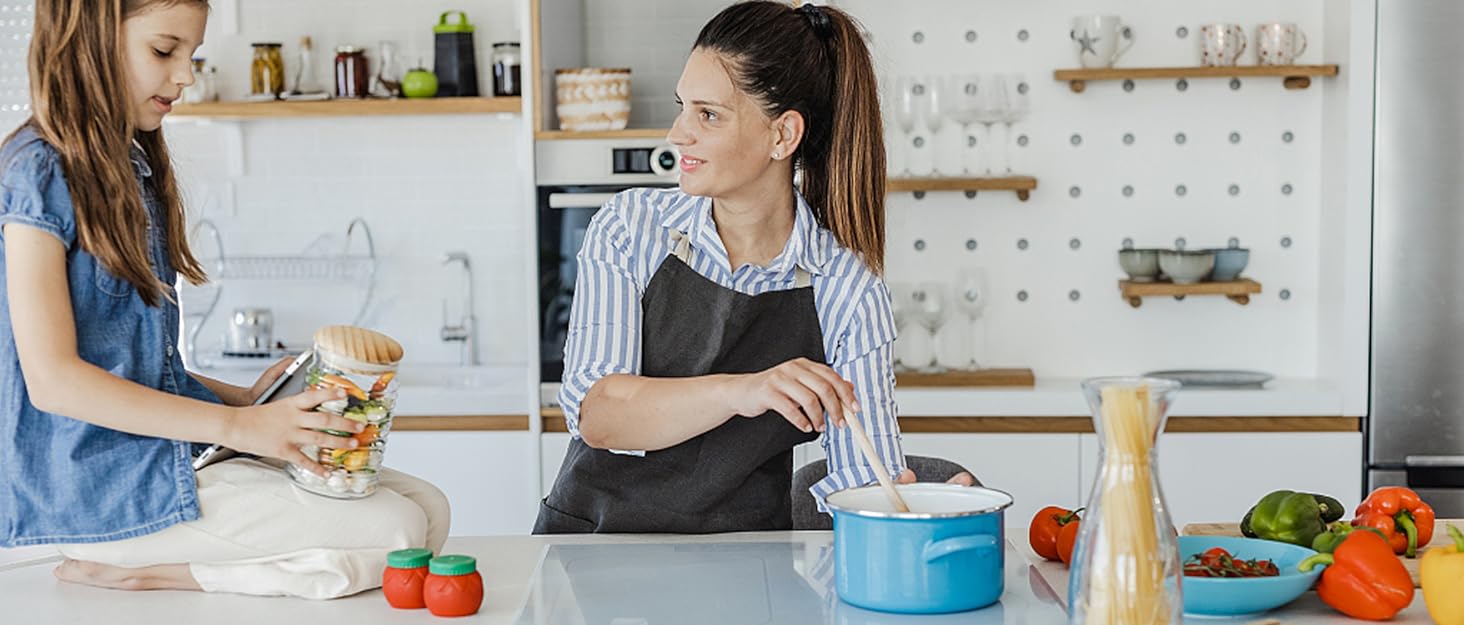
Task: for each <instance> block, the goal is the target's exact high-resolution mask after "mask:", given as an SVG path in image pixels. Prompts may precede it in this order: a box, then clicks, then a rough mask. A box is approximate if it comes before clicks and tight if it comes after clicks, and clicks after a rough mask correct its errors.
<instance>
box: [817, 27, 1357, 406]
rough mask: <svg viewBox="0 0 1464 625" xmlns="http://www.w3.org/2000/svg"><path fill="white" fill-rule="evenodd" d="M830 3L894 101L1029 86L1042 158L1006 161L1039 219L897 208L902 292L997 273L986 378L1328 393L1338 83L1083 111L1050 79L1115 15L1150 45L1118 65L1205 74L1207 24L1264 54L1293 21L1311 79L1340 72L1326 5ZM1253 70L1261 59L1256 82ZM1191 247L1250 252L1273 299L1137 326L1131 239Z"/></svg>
mask: <svg viewBox="0 0 1464 625" xmlns="http://www.w3.org/2000/svg"><path fill="white" fill-rule="evenodd" d="M836 4H837V5H838V6H840V7H841V8H844V9H846V10H849V11H850V12H851V13H853V14H854V15H855V16H856V17H857V18H859V19H860V20H861V22H862V23H863V24H864V26H865V27H866V29H867V30H868V31H869V35H870V40H871V45H872V48H873V50H874V54H875V56H876V62H877V64H878V71H879V72H880V78H881V82H882V84H884V85H886V86H888V85H891V84H893V80H894V79H895V78H896V77H898V76H901V75H912V76H916V77H924V76H931V75H949V74H953V73H957V72H1004V73H1007V72H1017V73H1022V74H1024V75H1025V80H1026V82H1027V83H1028V84H1029V86H1030V113H1029V116H1028V118H1027V120H1026V121H1024V122H1021V123H1018V124H1017V125H1016V127H1015V131H1014V132H1015V134H1019V135H1025V136H1026V137H1027V138H1028V142H1027V145H1026V146H1025V147H1015V146H1013V147H1011V148H1010V149H1011V150H1012V158H1013V163H1014V166H1015V168H1016V169H1017V170H1018V172H1017V173H1020V174H1028V175H1033V176H1035V177H1036V178H1037V179H1038V181H1039V188H1038V189H1037V191H1035V192H1034V193H1033V194H1032V197H1031V200H1030V201H1028V202H1019V201H1018V200H1017V198H1016V197H1015V195H1014V194H1012V193H1009V192H982V193H980V194H978V195H977V197H975V198H968V197H966V196H965V195H963V194H961V193H931V194H926V195H925V196H924V197H923V198H921V199H917V198H916V197H915V194H911V193H900V194H894V195H892V196H891V201H890V203H889V205H888V214H889V218H888V221H889V232H888V235H889V238H888V240H889V245H888V253H887V254H888V267H889V270H888V275H887V279H888V280H889V281H890V282H911V281H915V280H923V279H944V280H954V278H955V275H956V272H957V270H958V268H960V267H963V266H979V267H984V268H986V270H987V274H988V280H989V283H990V291H991V293H992V295H991V297H990V298H989V299H988V306H987V308H986V311H985V314H984V318H983V319H982V320H981V322H980V324H981V327H982V328H983V330H982V336H983V340H984V343H985V344H984V346H983V348H982V351H981V354H980V360H981V362H982V363H983V364H987V365H1007V366H1030V367H1032V368H1033V369H1035V370H1036V372H1037V373H1038V375H1039V376H1086V375H1095V374H1108V373H1134V372H1142V371H1146V370H1152V369H1162V368H1254V369H1261V370H1265V371H1269V372H1272V373H1275V374H1277V375H1280V376H1285V377H1298V378H1315V377H1318V375H1319V371H1320V370H1321V367H1320V365H1319V363H1318V360H1319V356H1318V354H1319V343H1321V342H1323V341H1328V340H1333V339H1334V338H1335V337H1323V336H1319V330H1318V327H1319V316H1322V315H1337V314H1341V313H1339V312H1337V311H1335V310H1332V309H1330V308H1323V307H1321V306H1319V291H1320V290H1321V289H1322V287H1323V286H1324V285H1323V284H1322V283H1321V282H1320V280H1321V278H1320V277H1319V276H1321V275H1323V274H1322V272H1321V264H1322V263H1324V262H1332V261H1334V260H1335V258H1333V257H1331V256H1328V257H1324V256H1323V254H1324V250H1325V249H1328V246H1325V245H1323V244H1322V242H1320V241H1318V238H1319V237H1320V236H1321V233H1322V226H1321V221H1322V220H1323V219H1326V218H1329V217H1332V216H1335V215H1334V213H1333V211H1330V210H1329V211H1324V210H1323V207H1322V201H1323V193H1322V190H1323V185H1324V184H1325V183H1326V181H1327V180H1328V178H1329V176H1333V177H1335V176H1343V175H1345V173H1344V172H1324V171H1323V170H1322V164H1323V156H1324V152H1325V150H1328V149H1336V147H1337V145H1336V141H1335V139H1334V140H1333V141H1332V142H1331V143H1330V144H1329V143H1328V142H1327V138H1326V137H1327V134H1328V133H1335V132H1336V130H1337V129H1336V128H1335V127H1331V126H1328V124H1327V123H1324V115H1323V110H1324V105H1325V103H1326V102H1327V101H1328V98H1339V97H1342V94H1340V93H1337V92H1336V91H1337V89H1338V88H1337V87H1335V86H1333V81H1331V80H1329V79H1322V78H1318V79H1314V80H1313V83H1312V86H1311V88H1309V89H1305V90H1294V91H1293V90H1286V89H1283V88H1282V85H1281V79H1280V78H1247V79H1242V80H1240V81H1239V84H1238V87H1239V88H1238V89H1236V88H1232V85H1231V82H1230V81H1229V80H1226V79H1192V80H1189V81H1187V85H1186V88H1185V89H1183V90H1181V89H1179V88H1178V86H1177V83H1176V81H1174V80H1147V81H1137V82H1136V83H1135V84H1134V85H1133V88H1132V90H1126V89H1125V87H1124V85H1123V83H1122V82H1090V83H1088V85H1087V90H1086V91H1085V92H1084V93H1081V94H1079V93H1073V92H1072V91H1071V90H1070V89H1069V87H1068V85H1067V83H1065V82H1059V81H1056V80H1054V79H1053V77H1052V73H1053V70H1056V69H1065V68H1073V67H1077V66H1078V64H1077V57H1076V54H1075V53H1074V47H1073V44H1072V42H1071V41H1070V40H1069V37H1068V31H1069V28H1070V23H1071V19H1072V17H1074V16H1077V15H1082V14H1092V13H1108V14H1116V15H1119V16H1120V17H1122V18H1123V20H1124V22H1125V23H1126V24H1128V25H1130V26H1131V27H1132V28H1133V30H1134V32H1135V35H1136V40H1137V41H1136V44H1135V45H1134V46H1133V48H1132V49H1131V50H1130V51H1129V52H1128V54H1126V55H1125V56H1124V57H1123V58H1122V59H1121V60H1120V61H1119V63H1118V66H1120V67H1169V66H1193V65H1197V64H1198V62H1199V54H1198V33H1199V27H1200V26H1201V25H1202V24H1205V23H1209V22H1217V21H1223V22H1234V23H1238V24H1241V25H1242V26H1243V27H1244V28H1245V29H1246V31H1247V34H1248V36H1251V35H1252V34H1253V33H1254V30H1255V26H1256V24H1258V23H1261V22H1271V21H1283V22H1295V23H1297V24H1298V25H1299V26H1300V27H1301V28H1302V29H1303V30H1304V31H1305V32H1306V34H1307V36H1308V37H1309V39H1310V46H1309V48H1308V50H1307V51H1306V52H1305V54H1304V55H1303V56H1302V57H1301V58H1300V59H1299V60H1298V63H1322V62H1335V63H1339V64H1341V65H1342V71H1343V72H1346V71H1348V66H1347V63H1348V59H1347V50H1345V49H1343V50H1329V49H1328V47H1327V39H1326V35H1327V33H1326V32H1324V29H1325V28H1326V27H1327V24H1326V22H1327V21H1329V20H1327V19H1326V18H1327V16H1325V15H1324V4H1323V2H1322V1H1321V0H1310V1H1306V2H1290V3H1274V2H1265V1H1261V0H1245V1H1239V2H1229V3H1224V4H1223V5H1222V4H1211V3H1206V4H1204V5H1201V4H1199V3H1174V2H1162V1H1158V0H1144V1H1139V0H1129V1H1122V2H1118V1H1114V2H1100V3H1094V2H1088V1H1080V0H1050V1H1042V2H1022V3H1012V2H994V1H985V2H962V1H956V0H927V1H923V2H920V3H918V4H916V5H907V4H906V3H899V4H896V3H888V2H881V1H879V0H842V1H840V2H837V3H836ZM917 9H918V10H917ZM1330 21H1333V22H1335V21H1336V20H1335V19H1333V20H1330ZM1181 27H1183V28H1184V29H1185V30H1187V34H1186V36H1184V37H1181V36H1180V34H1179V33H1180V28H1181ZM969 32H975V33H976V35H975V38H974V39H975V41H974V42H973V41H970V39H971V37H970V35H969V34H968V33H969ZM917 33H918V34H917ZM1253 63H1254V55H1253V48H1252V49H1249V50H1247V52H1246V54H1245V55H1244V56H1243V57H1242V64H1253ZM1329 90H1330V91H1331V92H1330V93H1329ZM887 117H889V112H888V111H887ZM918 126H919V125H918V124H917V130H916V132H917V133H922V132H924V131H923V130H922V129H920V128H919V127H918ZM976 129H977V130H978V132H979V129H980V127H979V126H977V127H976ZM959 132H960V129H959V127H957V126H955V125H954V124H952V123H951V122H949V121H947V122H946V123H945V124H944V126H943V127H942V129H941V131H940V135H938V136H937V137H936V144H937V145H940V144H942V143H944V142H948V141H959V136H958V134H956V133H959ZM896 133H898V131H896ZM1181 133H1182V134H1183V135H1184V140H1183V143H1180V142H1178V141H1177V140H1176V135H1179V134H1181ZM1232 134H1233V135H1235V137H1234V139H1232ZM946 135H950V136H946ZM1125 135H1132V137H1133V141H1132V142H1131V143H1126V142H1125V141H1124V137H1125ZM997 136H998V137H1000V136H1001V127H1000V126H998V127H997ZM1075 137H1076V138H1078V139H1079V140H1075ZM1181 185H1182V186H1184V188H1185V193H1184V194H1183V195H1182V196H1181V195H1179V194H1178V193H1177V192H1176V189H1177V188H1178V187H1179V186H1181ZM1232 186H1234V187H1235V189H1234V192H1232ZM1125 187H1128V188H1129V189H1130V193H1129V194H1128V195H1126V194H1125ZM1339 208H1340V207H1339ZM1179 238H1183V239H1184V240H1185V242H1186V246H1187V247H1188V248H1190V249H1195V248H1206V247H1225V246H1226V245H1227V243H1228V241H1229V240H1230V239H1232V238H1235V239H1237V240H1238V241H1239V243H1240V245H1242V246H1244V247H1247V248H1249V249H1250V250H1251V259H1250V264H1249V266H1248V267H1247V269H1246V271H1245V275H1246V276H1248V277H1252V278H1254V279H1256V280H1258V281H1259V282H1261V283H1262V284H1263V285H1264V288H1265V292H1264V293H1263V294H1261V295H1259V296H1256V297H1253V298H1252V300H1251V304H1250V305H1249V306H1245V307H1242V306H1239V305H1236V304H1234V303H1232V302H1230V301H1227V300H1225V299H1223V298H1212V297H1189V298H1187V299H1185V300H1184V301H1175V300H1173V299H1171V298H1150V299H1147V300H1145V302H1144V304H1143V306H1142V307H1141V308H1139V309H1133V308H1130V307H1129V305H1128V304H1127V303H1126V302H1125V301H1124V300H1122V299H1121V298H1120V297H1119V295H1118V291H1117V284H1116V283H1117V281H1118V280H1119V279H1120V278H1121V277H1123V273H1122V272H1121V271H1120V269H1119V267H1118V262H1117V258H1116V252H1117V250H1118V249H1119V248H1120V247H1121V246H1122V244H1123V242H1124V240H1125V239H1132V241H1133V243H1134V244H1135V245H1136V246H1138V247H1171V246H1174V245H1175V242H1176V239H1179ZM972 239H974V240H975V241H976V242H977V246H976V249H975V250H974V251H971V250H968V245H967V242H968V240H972ZM1022 239H1025V240H1026V242H1027V247H1026V249H1025V250H1020V249H1019V248H1018V241H1019V240H1022ZM1283 239H1286V240H1287V241H1288V242H1289V246H1288V245H1283V243H1282V241H1283ZM1074 240H1076V241H1077V248H1076V249H1073V248H1074V243H1073V242H1074ZM917 241H919V242H922V243H923V249H921V250H917V249H916V247H917V243H916V242H917ZM1330 248H1333V251H1328V252H1325V253H1328V254H1341V253H1346V251H1345V250H1342V249H1340V248H1339V247H1338V246H1335V245H1333V246H1330ZM1283 290H1284V291H1285V293H1286V295H1287V296H1288V297H1286V298H1284V299H1283V297H1282V292H1283ZM1022 292H1025V294H1026V299H1025V301H1019V299H1018V294H1019V293H1022ZM1074 293H1076V296H1077V298H1076V299H1073V298H1072V296H1073V294H1074ZM907 331H919V330H918V329H915V328H911V329H908V330H907ZM948 338H950V337H948ZM1364 366H1365V365H1364Z"/></svg>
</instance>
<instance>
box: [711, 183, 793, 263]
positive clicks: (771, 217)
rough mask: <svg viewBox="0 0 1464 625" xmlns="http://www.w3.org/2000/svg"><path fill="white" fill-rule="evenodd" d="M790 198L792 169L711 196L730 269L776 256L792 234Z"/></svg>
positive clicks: (714, 215)
mask: <svg viewBox="0 0 1464 625" xmlns="http://www.w3.org/2000/svg"><path fill="white" fill-rule="evenodd" d="M770 173H771V172H770ZM793 202H794V200H793V177H792V174H791V172H789V173H788V174H787V175H786V176H784V175H769V176H763V180H762V181H759V182H755V183H754V184H752V185H749V186H747V187H745V188H744V189H743V190H741V192H739V193H738V194H736V195H733V196H728V197H718V198H713V199H712V220H713V221H714V222H715V223H716V224H717V234H719V235H720V236H721V237H722V246H723V247H726V248H727V260H728V262H729V264H730V265H731V268H732V270H733V271H736V270H737V268H738V267H741V266H742V265H746V264H753V265H759V266H764V265H767V264H768V263H770V262H772V260H773V259H774V258H777V257H778V254H779V253H781V252H782V251H783V248H784V247H785V246H786V245H787V243H788V237H789V235H791V234H793V219H794V217H793V215H794V206H793Z"/></svg>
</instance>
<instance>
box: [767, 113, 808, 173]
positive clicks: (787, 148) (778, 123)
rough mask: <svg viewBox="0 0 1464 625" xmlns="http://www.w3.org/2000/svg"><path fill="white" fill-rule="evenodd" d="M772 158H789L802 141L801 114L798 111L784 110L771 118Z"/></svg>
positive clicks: (777, 159)
mask: <svg viewBox="0 0 1464 625" xmlns="http://www.w3.org/2000/svg"><path fill="white" fill-rule="evenodd" d="M772 130H773V153H772V154H771V155H770V156H772V158H773V160H775V161H781V160H783V159H785V158H791V157H792V156H793V154H794V153H795V152H797V151H798V146H799V145H800V144H802V143H803V131H804V126H803V114H802V113H799V112H798V111H792V110H789V111H784V112H783V114H782V115H779V116H777V117H774V118H773V128H772Z"/></svg>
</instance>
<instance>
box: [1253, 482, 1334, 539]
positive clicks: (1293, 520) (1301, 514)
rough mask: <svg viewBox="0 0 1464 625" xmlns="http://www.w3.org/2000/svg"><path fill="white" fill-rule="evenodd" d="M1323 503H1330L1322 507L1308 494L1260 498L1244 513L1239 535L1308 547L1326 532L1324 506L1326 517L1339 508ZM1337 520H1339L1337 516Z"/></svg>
mask: <svg viewBox="0 0 1464 625" xmlns="http://www.w3.org/2000/svg"><path fill="white" fill-rule="evenodd" d="M1326 499H1329V500H1331V501H1329V502H1327V503H1326V504H1323V503H1319V502H1318V500H1317V496H1316V495H1312V494H1310V493H1298V492H1295V491H1289V490H1278V491H1276V492H1273V493H1271V494H1269V495H1266V496H1265V497H1262V498H1261V500H1260V502H1258V503H1256V505H1255V507H1253V508H1251V510H1250V512H1247V513H1246V518H1245V519H1242V520H1241V533H1244V534H1246V535H1247V536H1253V537H1255V538H1264V539H1266V540H1274V541H1278V542H1283V543H1291V544H1293V545H1299V546H1302V547H1311V546H1312V541H1314V540H1316V537H1317V535H1318V534H1321V533H1323V532H1325V531H1327V521H1325V520H1323V516H1322V515H1323V514H1324V510H1323V508H1324V506H1325V507H1326V508H1328V510H1326V511H1325V513H1326V514H1332V510H1331V508H1336V509H1339V510H1340V508H1341V505H1340V504H1338V505H1335V506H1333V505H1332V504H1333V503H1334V502H1335V501H1336V500H1335V499H1331V498H1330V497H1327V498H1326ZM1338 518H1341V517H1340V515H1339V516H1338ZM1247 530H1249V531H1248V532H1247Z"/></svg>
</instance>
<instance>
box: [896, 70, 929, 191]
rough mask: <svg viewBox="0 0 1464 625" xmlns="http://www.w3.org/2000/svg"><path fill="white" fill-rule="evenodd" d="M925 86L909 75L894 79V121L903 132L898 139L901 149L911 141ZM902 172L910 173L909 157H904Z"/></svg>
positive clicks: (906, 147) (907, 146) (906, 148)
mask: <svg viewBox="0 0 1464 625" xmlns="http://www.w3.org/2000/svg"><path fill="white" fill-rule="evenodd" d="M924 94H925V88H924V87H923V86H922V85H920V84H919V83H918V82H916V81H915V79H914V78H911V77H909V76H901V77H899V78H898V79H896V80H895V103H894V104H895V123H896V124H897V125H899V127H900V130H901V131H902V132H903V133H904V136H903V137H902V141H900V145H901V149H905V150H908V149H909V146H910V143H911V135H912V134H913V133H914V132H915V121H916V119H917V118H918V117H919V114H920V107H921V105H922V104H923V101H924ZM904 162H905V169H904V173H906V174H909V173H910V159H909V157H908V156H907V157H906V158H905V159H904Z"/></svg>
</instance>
